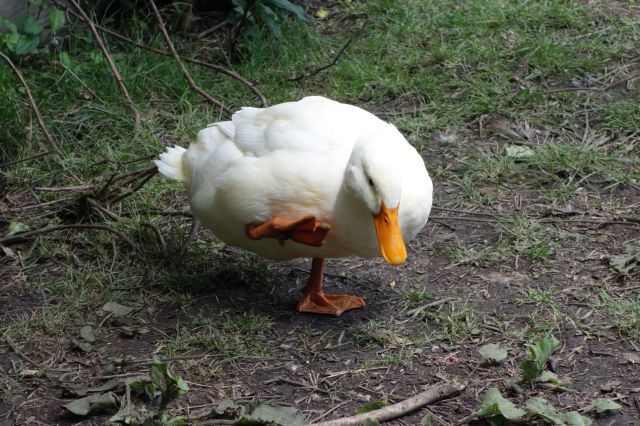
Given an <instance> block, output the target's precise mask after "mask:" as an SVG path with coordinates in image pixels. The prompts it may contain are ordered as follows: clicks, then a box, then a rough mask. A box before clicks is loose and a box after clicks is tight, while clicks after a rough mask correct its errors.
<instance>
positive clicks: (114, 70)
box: [53, 0, 140, 126]
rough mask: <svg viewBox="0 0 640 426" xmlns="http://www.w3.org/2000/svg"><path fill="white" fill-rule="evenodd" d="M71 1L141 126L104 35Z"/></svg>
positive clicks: (56, 1)
mask: <svg viewBox="0 0 640 426" xmlns="http://www.w3.org/2000/svg"><path fill="white" fill-rule="evenodd" d="M53 1H54V2H55V3H56V4H57V5H58V6H60V7H63V8H65V9H67V10H68V8H67V7H66V6H65V5H63V4H61V3H60V2H59V1H58V0H53ZM69 2H70V3H71V4H72V5H73V6H74V7H75V8H76V10H77V11H78V13H79V14H80V16H81V17H82V19H83V20H84V21H85V22H86V23H87V25H88V26H89V28H90V29H91V32H92V33H93V37H94V38H95V39H96V42H97V43H98V47H99V48H100V51H101V52H102V55H103V56H104V58H105V59H106V61H107V63H108V64H109V68H111V74H113V77H114V78H115V80H116V83H117V84H118V89H120V93H122V96H124V98H125V99H126V100H127V102H128V103H129V106H130V107H131V110H132V111H133V114H134V117H135V122H136V126H139V125H140V112H139V111H138V108H137V107H136V104H135V103H133V100H132V99H131V96H129V91H128V90H127V86H125V84H124V80H123V79H122V76H121V75H120V72H119V71H118V69H117V68H116V64H115V63H114V62H113V59H112V58H111V55H110V54H109V51H108V50H107V48H106V46H105V45H104V43H103V41H102V37H100V34H99V33H98V29H97V28H96V24H95V23H94V22H93V20H92V19H91V18H90V17H89V15H87V14H86V12H85V11H84V10H83V9H82V8H81V7H80V5H79V4H78V3H77V2H76V0H69Z"/></svg>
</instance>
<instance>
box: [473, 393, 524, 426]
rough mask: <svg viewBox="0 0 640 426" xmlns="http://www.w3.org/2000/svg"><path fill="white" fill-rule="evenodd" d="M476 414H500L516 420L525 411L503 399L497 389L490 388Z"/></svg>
mask: <svg viewBox="0 0 640 426" xmlns="http://www.w3.org/2000/svg"><path fill="white" fill-rule="evenodd" d="M476 414H477V416H478V417H479V418H484V417H495V416H501V417H504V418H505V419H507V420H517V419H519V418H521V417H522V416H524V415H525V414H526V411H524V410H523V409H521V408H518V407H516V406H515V404H514V403H513V402H511V401H509V400H508V399H505V398H504V397H503V396H502V395H501V394H500V391H499V390H498V389H496V388H490V389H489V390H487V393H486V394H485V396H484V400H483V401H482V404H481V405H480V410H478V412H477V413H476Z"/></svg>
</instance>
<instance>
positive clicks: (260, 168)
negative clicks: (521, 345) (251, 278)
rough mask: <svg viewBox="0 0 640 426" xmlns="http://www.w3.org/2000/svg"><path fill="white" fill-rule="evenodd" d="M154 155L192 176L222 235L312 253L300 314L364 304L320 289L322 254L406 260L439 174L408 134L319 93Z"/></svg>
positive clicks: (197, 197) (193, 191)
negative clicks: (431, 170) (434, 178)
mask: <svg viewBox="0 0 640 426" xmlns="http://www.w3.org/2000/svg"><path fill="white" fill-rule="evenodd" d="M155 163H156V165H157V166H158V170H159V171H160V173H162V174H163V175H165V176H168V177H170V178H173V179H177V180H179V181H182V182H184V183H185V186H186V188H187V190H188V191H189V195H190V203H191V209H192V211H193V214H194V215H195V217H196V218H198V219H199V220H200V221H201V222H202V223H203V224H204V226H206V227H208V228H209V229H211V230H212V231H213V233H214V234H215V235H216V236H217V237H218V238H220V239H221V240H222V241H224V242H226V243H228V244H232V245H234V246H238V247H242V248H244V249H246V250H250V251H252V252H255V253H257V254H259V255H261V256H264V257H267V258H271V259H277V260H285V259H292V258H298V257H311V258H313V262H312V268H311V276H310V278H309V281H308V283H307V286H306V287H305V290H304V296H303V297H302V299H301V300H300V302H299V303H298V310H299V311H300V312H313V313H322V314H334V315H340V314H341V313H342V312H344V311H346V310H349V309H354V308H359V307H362V306H364V301H363V300H362V299H360V298H359V297H355V296H349V295H328V294H325V293H324V292H323V291H322V276H323V265H324V259H325V258H336V257H343V256H349V255H357V256H361V257H376V256H379V255H382V257H384V259H385V260H386V261H387V262H389V263H390V264H393V265H397V264H400V263H402V262H404V261H405V259H406V257H407V252H406V249H405V243H404V242H405V241H409V240H411V239H412V238H413V237H415V236H416V234H417V233H418V231H420V229H421V228H422V227H423V226H424V225H425V223H426V222H427V218H428V216H429V211H430V210H431V197H432V191H433V188H432V183H431V179H430V178H429V174H428V173H427V170H426V168H425V165H424V162H423V160H422V158H421V157H420V155H419V154H418V152H417V151H416V150H415V149H414V148H413V147H412V146H411V145H410V144H409V143H408V142H407V141H406V139H405V138H404V137H403V136H402V135H401V134H400V132H399V131H398V130H397V129H396V128H395V127H394V126H393V125H391V124H388V123H386V122H384V121H382V120H380V119H379V118H377V117H375V116H374V115H372V114H370V113H368V112H366V111H364V110H363V109H360V108H358V107H355V106H352V105H346V104H342V103H339V102H335V101H332V100H329V99H326V98H323V97H320V96H312V97H306V98H304V99H302V100H301V101H298V102H287V103H283V104H279V105H274V106H272V107H269V108H242V109H241V110H240V111H238V112H236V113H235V114H233V117H232V119H231V121H223V122H219V123H215V124H212V125H210V126H209V127H207V128H205V129H203V130H201V131H200V132H199V133H198V137H197V141H196V142H195V143H193V144H191V146H190V147H189V149H188V150H185V149H184V148H181V147H174V148H168V149H167V151H166V152H164V153H163V154H161V155H160V160H156V162H155Z"/></svg>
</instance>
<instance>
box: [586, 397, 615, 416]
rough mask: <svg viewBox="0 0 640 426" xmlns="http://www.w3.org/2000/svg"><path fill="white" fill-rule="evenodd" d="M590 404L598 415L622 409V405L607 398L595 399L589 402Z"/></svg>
mask: <svg viewBox="0 0 640 426" xmlns="http://www.w3.org/2000/svg"><path fill="white" fill-rule="evenodd" d="M591 404H593V406H594V407H595V408H596V413H598V414H602V413H606V412H607V411H616V410H620V409H622V405H620V404H618V403H617V402H615V401H612V400H610V399H608V398H596V399H594V400H593V401H591Z"/></svg>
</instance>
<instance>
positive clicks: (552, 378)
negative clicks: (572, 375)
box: [536, 370, 571, 390]
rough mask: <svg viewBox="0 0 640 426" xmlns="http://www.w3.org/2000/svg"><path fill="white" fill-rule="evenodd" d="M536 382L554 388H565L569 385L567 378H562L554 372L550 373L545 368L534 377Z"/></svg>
mask: <svg viewBox="0 0 640 426" xmlns="http://www.w3.org/2000/svg"><path fill="white" fill-rule="evenodd" d="M536 382H539V383H546V384H548V385H550V387H552V388H554V389H563V390H567V389H569V388H570V387H571V382H569V381H567V380H562V379H561V378H559V377H558V376H557V375H556V374H555V373H552V372H551V371H546V370H545V371H543V372H542V373H540V375H539V376H538V378H537V379H536Z"/></svg>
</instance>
